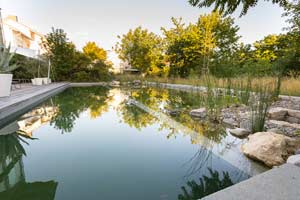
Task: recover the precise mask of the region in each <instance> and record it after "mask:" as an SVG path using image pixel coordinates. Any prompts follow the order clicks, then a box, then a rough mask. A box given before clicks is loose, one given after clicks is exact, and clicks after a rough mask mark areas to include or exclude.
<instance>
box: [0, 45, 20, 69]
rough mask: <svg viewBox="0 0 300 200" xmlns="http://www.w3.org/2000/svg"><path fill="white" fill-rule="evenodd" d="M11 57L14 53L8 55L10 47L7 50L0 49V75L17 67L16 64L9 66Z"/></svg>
mask: <svg viewBox="0 0 300 200" xmlns="http://www.w3.org/2000/svg"><path fill="white" fill-rule="evenodd" d="M13 56H14V53H10V45H9V46H8V48H5V47H1V48H0V73H2V74H5V73H9V72H12V71H13V70H15V69H16V68H17V67H18V66H17V65H16V64H13V65H10V61H11V59H12V57H13Z"/></svg>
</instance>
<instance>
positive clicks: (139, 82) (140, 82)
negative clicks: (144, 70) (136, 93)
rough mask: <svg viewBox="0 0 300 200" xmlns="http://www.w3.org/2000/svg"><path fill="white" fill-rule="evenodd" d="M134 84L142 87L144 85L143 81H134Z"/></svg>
mask: <svg viewBox="0 0 300 200" xmlns="http://www.w3.org/2000/svg"><path fill="white" fill-rule="evenodd" d="M133 84H134V85H141V84H142V81H141V80H134V81H133Z"/></svg>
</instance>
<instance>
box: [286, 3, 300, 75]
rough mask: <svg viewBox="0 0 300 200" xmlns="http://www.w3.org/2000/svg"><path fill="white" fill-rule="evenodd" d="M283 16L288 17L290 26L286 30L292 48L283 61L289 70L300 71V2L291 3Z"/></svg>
mask: <svg viewBox="0 0 300 200" xmlns="http://www.w3.org/2000/svg"><path fill="white" fill-rule="evenodd" d="M283 16H285V17H288V19H287V20H286V21H287V22H288V23H289V25H290V26H289V27H287V28H286V29H287V30H288V33H287V35H288V38H289V44H290V46H289V49H288V50H287V51H286V52H287V53H286V55H285V56H284V58H283V59H284V60H285V61H284V62H285V63H286V64H287V65H288V69H290V70H297V71H300V42H299V41H300V1H299V0H293V1H291V2H290V3H289V4H288V5H287V6H286V7H285V13H284V14H283Z"/></svg>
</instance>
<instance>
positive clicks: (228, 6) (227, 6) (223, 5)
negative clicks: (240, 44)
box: [188, 0, 288, 16]
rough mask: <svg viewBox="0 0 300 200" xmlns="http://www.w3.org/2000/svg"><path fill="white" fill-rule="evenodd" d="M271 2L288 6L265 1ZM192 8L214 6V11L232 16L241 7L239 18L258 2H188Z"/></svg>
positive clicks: (283, 0)
mask: <svg viewBox="0 0 300 200" xmlns="http://www.w3.org/2000/svg"><path fill="white" fill-rule="evenodd" d="M265 1H272V3H273V4H279V5H280V6H282V7H285V6H286V5H287V4H288V0H265ZM188 2H189V3H190V4H191V5H192V6H197V7H200V8H202V7H211V6H214V10H220V11H222V12H223V11H224V12H225V14H232V13H233V12H234V11H235V10H236V9H237V8H238V7H239V6H240V5H241V6H242V11H241V14H240V15H241V16H242V15H245V14H246V13H247V11H248V10H249V8H251V7H254V6H256V4H257V2H258V0H245V1H230V0H188Z"/></svg>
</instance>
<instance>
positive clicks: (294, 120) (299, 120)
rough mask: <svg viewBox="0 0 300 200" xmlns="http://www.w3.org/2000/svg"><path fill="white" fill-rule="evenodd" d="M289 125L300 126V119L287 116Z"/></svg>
mask: <svg viewBox="0 0 300 200" xmlns="http://www.w3.org/2000/svg"><path fill="white" fill-rule="evenodd" d="M285 121H287V122H289V123H293V124H300V118H297V117H290V116H287V117H286V120H285Z"/></svg>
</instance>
